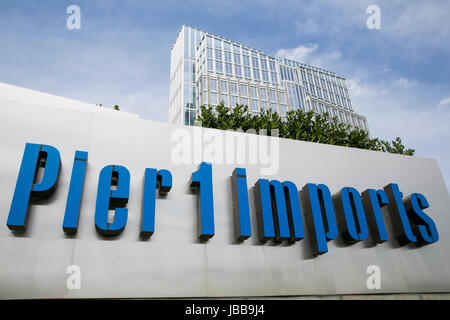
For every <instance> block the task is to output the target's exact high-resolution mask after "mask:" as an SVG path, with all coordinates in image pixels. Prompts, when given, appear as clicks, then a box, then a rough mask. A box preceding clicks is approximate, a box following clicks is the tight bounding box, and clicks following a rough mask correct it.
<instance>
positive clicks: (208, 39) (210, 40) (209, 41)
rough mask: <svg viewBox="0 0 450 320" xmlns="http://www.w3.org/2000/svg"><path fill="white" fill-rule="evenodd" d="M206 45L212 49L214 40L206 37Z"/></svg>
mask: <svg viewBox="0 0 450 320" xmlns="http://www.w3.org/2000/svg"><path fill="white" fill-rule="evenodd" d="M206 45H208V46H210V47H212V38H211V37H210V36H206Z"/></svg>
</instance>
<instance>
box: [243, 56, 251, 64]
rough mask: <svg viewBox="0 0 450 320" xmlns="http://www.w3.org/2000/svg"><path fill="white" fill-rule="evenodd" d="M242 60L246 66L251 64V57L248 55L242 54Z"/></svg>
mask: <svg viewBox="0 0 450 320" xmlns="http://www.w3.org/2000/svg"><path fill="white" fill-rule="evenodd" d="M242 62H243V64H244V66H250V58H249V57H248V56H242Z"/></svg>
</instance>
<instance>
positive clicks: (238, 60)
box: [234, 53, 241, 64]
mask: <svg viewBox="0 0 450 320" xmlns="http://www.w3.org/2000/svg"><path fill="white" fill-rule="evenodd" d="M234 63H237V64H241V55H240V54H239V53H235V54H234Z"/></svg>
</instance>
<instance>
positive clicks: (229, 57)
mask: <svg viewBox="0 0 450 320" xmlns="http://www.w3.org/2000/svg"><path fill="white" fill-rule="evenodd" d="M224 56H225V61H226V62H231V52H227V51H225V52H224Z"/></svg>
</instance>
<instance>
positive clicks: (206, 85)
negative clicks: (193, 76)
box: [202, 77, 208, 90]
mask: <svg viewBox="0 0 450 320" xmlns="http://www.w3.org/2000/svg"><path fill="white" fill-rule="evenodd" d="M202 86H203V90H206V89H208V79H207V78H206V77H203V79H202Z"/></svg>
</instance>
